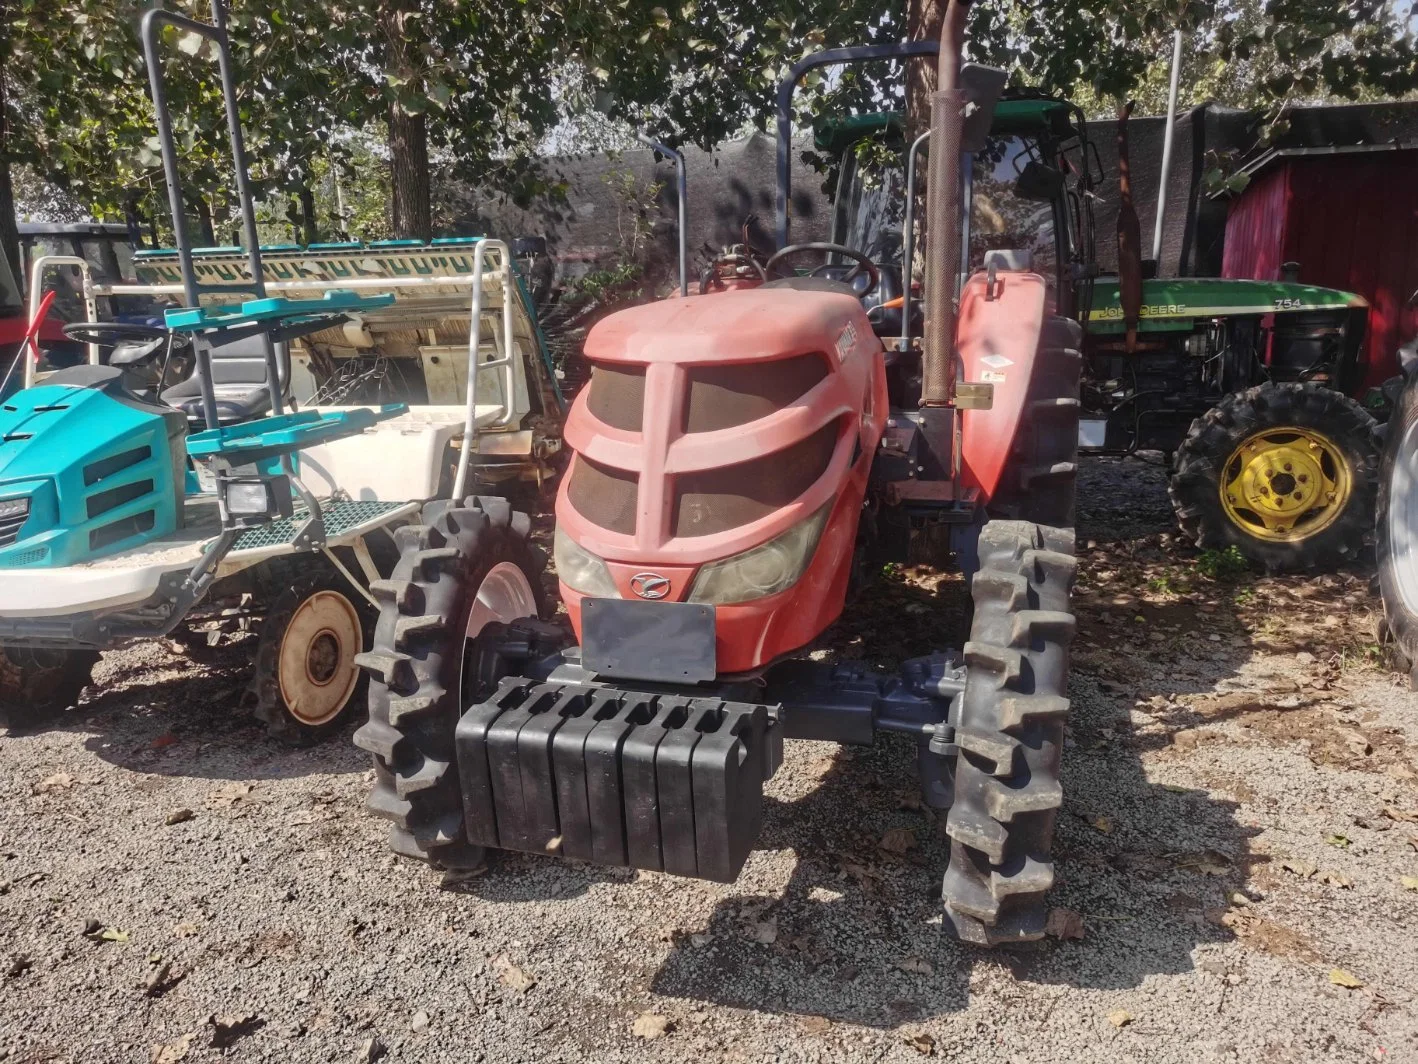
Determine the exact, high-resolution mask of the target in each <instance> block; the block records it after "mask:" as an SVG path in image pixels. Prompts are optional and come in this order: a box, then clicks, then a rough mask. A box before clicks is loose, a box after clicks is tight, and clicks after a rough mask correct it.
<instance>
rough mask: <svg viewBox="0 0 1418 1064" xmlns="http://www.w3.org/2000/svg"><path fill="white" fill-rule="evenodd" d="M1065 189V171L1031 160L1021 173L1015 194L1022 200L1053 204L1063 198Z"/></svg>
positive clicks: (1015, 187)
mask: <svg viewBox="0 0 1418 1064" xmlns="http://www.w3.org/2000/svg"><path fill="white" fill-rule="evenodd" d="M1064 187H1065V181H1064V175H1063V171H1061V170H1058V169H1056V168H1055V167H1052V166H1048V165H1046V164H1044V163H1041V162H1038V161H1036V160H1032V159H1031V160H1030V161H1029V162H1028V163H1026V164H1025V166H1024V169H1023V170H1021V171H1020V173H1019V180H1018V181H1016V182H1015V184H1014V193H1015V195H1017V196H1018V197H1019V198H1020V199H1026V200H1036V201H1038V202H1039V203H1053V202H1055V201H1056V200H1059V199H1062V198H1063V194H1064Z"/></svg>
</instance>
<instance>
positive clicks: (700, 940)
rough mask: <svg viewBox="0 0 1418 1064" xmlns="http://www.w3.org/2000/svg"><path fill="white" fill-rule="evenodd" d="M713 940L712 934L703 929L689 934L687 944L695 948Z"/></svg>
mask: <svg viewBox="0 0 1418 1064" xmlns="http://www.w3.org/2000/svg"><path fill="white" fill-rule="evenodd" d="M713 941H714V936H713V935H711V934H709V933H708V932H705V931H700V932H697V933H696V934H693V935H690V936H689V944H690V945H691V946H693V947H695V948H696V949H698V948H699V947H700V946H707V945H709V943H711V942H713Z"/></svg>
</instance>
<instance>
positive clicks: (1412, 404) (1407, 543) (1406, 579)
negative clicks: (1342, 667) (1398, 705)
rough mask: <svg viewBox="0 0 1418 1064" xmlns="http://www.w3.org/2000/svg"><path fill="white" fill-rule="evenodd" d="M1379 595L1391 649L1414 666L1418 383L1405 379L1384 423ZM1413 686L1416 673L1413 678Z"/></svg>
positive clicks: (1417, 650) (1417, 644)
mask: <svg viewBox="0 0 1418 1064" xmlns="http://www.w3.org/2000/svg"><path fill="white" fill-rule="evenodd" d="M1378 552H1379V589H1380V591H1381V592H1382V593H1383V600H1384V618H1385V620H1386V621H1387V622H1388V630H1389V632H1390V633H1391V634H1392V636H1393V641H1394V644H1395V645H1396V646H1397V647H1398V649H1399V651H1400V652H1401V653H1402V654H1403V656H1404V658H1405V659H1406V663H1407V665H1408V667H1409V668H1410V669H1414V666H1415V665H1418V377H1412V378H1409V380H1408V383H1407V384H1406V385H1405V386H1404V388H1403V394H1402V395H1401V396H1400V398H1399V400H1398V405H1397V408H1396V409H1395V410H1394V413H1393V417H1392V418H1390V419H1389V422H1388V441H1387V443H1386V445H1385V447H1384V455H1383V464H1382V466H1381V467H1380V470H1379V512H1378ZM1412 676H1413V678H1414V681H1415V683H1418V670H1415V671H1414V672H1413V673H1412Z"/></svg>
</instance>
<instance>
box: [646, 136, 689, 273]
mask: <svg viewBox="0 0 1418 1064" xmlns="http://www.w3.org/2000/svg"><path fill="white" fill-rule="evenodd" d="M635 139H636V140H638V141H639V142H640V143H641V144H644V145H645V146H646V147H649V148H653V149H655V151H657V152H659V153H660V154H661V155H664V156H667V157H668V158H670V159H673V160H674V163H675V201H676V204H677V205H678V207H679V294H680V295H682V296H687V295H689V234H688V226H689V176H688V175H687V174H686V173H685V171H684V156H683V155H681V154H680V153H679V152H677V151H675V150H674V149H673V148H667V147H666V146H665V145H663V144H661V143H660V142H659V141H657V140H651V139H650V138H649V137H647V136H646V135H645V134H644V133H636V134H635Z"/></svg>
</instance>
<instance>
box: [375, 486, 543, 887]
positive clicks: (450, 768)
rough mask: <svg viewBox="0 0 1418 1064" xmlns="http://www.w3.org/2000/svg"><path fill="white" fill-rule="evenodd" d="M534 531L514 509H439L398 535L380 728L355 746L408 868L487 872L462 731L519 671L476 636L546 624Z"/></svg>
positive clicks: (385, 603) (387, 594) (380, 680)
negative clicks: (465, 787)
mask: <svg viewBox="0 0 1418 1064" xmlns="http://www.w3.org/2000/svg"><path fill="white" fill-rule="evenodd" d="M530 532H531V522H530V521H529V520H528V518H527V516H526V515H525V514H521V513H516V512H515V511H513V509H512V507H511V506H510V505H509V504H508V502H507V500H505V499H499V498H492V497H476V498H470V499H468V500H467V501H465V502H462V503H453V502H434V503H429V504H428V505H426V506H425V507H424V508H423V513H422V514H421V515H420V521H419V523H418V524H415V525H409V526H407V527H405V528H401V529H399V531H398V532H397V533H396V535H395V540H396V542H397V543H398V546H399V549H400V558H399V561H398V563H397V564H396V565H395V567H394V573H393V576H392V577H391V578H390V579H388V580H380V581H376V582H375V583H374V584H373V585H372V586H371V588H370V590H371V591H373V592H374V594H375V595H376V596H377V597H378V598H379V599H380V602H381V608H380V612H379V622H378V624H377V626H376V628H375V633H374V648H373V649H372V650H371V651H370V652H369V653H367V654H364V655H363V656H361V658H360V664H361V665H362V666H363V667H364V668H365V669H366V670H367V671H368V672H369V674H370V677H371V681H370V689H369V722H368V723H367V724H365V725H364V726H363V727H361V728H360V729H359V731H357V732H356V733H355V744H356V745H357V746H359V747H360V748H361V749H363V750H368V751H369V752H370V753H371V754H373V755H374V775H375V780H374V788H373V790H372V792H371V793H370V796H369V808H370V810H371V811H372V812H374V813H375V814H376V815H378V816H381V817H383V818H384V819H386V820H389V821H391V822H392V827H391V828H390V833H389V845H390V847H391V848H392V849H393V850H394V852H396V853H399V854H402V855H404V856H406V857H414V858H418V859H420V860H425V861H428V862H429V863H430V864H433V865H435V866H438V867H443V868H472V867H477V866H478V865H480V864H481V863H482V860H483V856H484V855H483V851H482V849H481V848H480V847H477V846H473V845H471V844H470V843H469V842H468V841H467V837H466V833H465V831H464V827H463V798H462V790H461V788H460V786H459V783H458V762H457V757H456V753H455V748H454V730H455V729H456V728H457V725H458V721H459V719H460V718H461V716H462V714H463V711H464V710H465V709H466V708H467V706H468V705H469V704H471V703H473V702H475V701H476V700H477V699H478V698H479V697H482V696H485V694H486V693H490V692H489V691H488V690H487V688H488V686H489V685H490V684H495V682H496V681H497V679H498V678H499V677H500V675H501V674H505V673H506V671H507V669H508V668H511V667H512V665H511V663H510V662H508V663H505V664H503V665H502V666H498V665H497V662H496V661H494V660H492V659H493V658H495V657H496V655H483V654H480V653H479V651H478V643H479V641H478V640H477V638H476V637H478V636H479V635H481V634H482V633H484V632H486V631H488V630H489V629H490V628H491V627H492V626H495V625H499V624H501V625H511V624H513V623H514V622H517V621H520V620H524V619H531V620H533V621H535V620H536V619H537V618H539V617H544V616H546V615H547V610H548V607H547V602H546V593H545V591H544V590H543V589H542V584H541V571H542V569H543V568H544V567H545V565H546V557H545V556H544V555H543V554H542V552H541V551H540V550H538V549H537V548H536V547H533V546H532V545H531V543H530V542H529V535H530ZM536 638H537V637H536V635H535V634H533V635H532V636H530V637H529V640H530V641H529V643H528V653H531V652H532V644H533V643H535V641H536Z"/></svg>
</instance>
